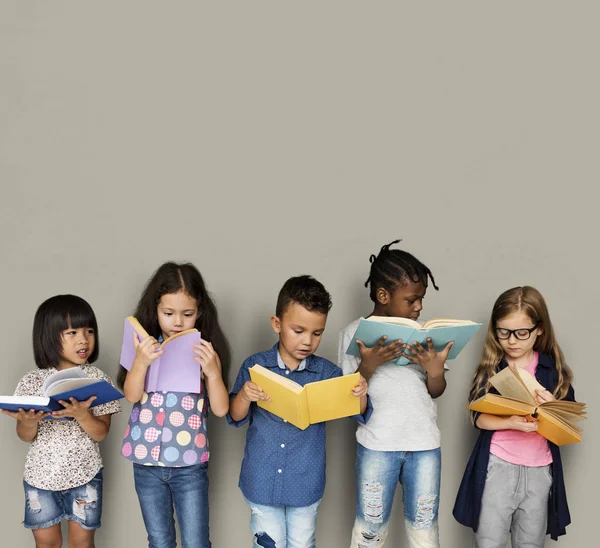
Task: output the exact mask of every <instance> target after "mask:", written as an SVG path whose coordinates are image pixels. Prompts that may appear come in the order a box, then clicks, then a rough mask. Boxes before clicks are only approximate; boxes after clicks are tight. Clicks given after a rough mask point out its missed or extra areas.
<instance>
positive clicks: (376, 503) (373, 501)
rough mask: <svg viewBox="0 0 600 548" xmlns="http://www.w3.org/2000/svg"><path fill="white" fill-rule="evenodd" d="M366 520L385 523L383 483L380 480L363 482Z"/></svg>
mask: <svg viewBox="0 0 600 548" xmlns="http://www.w3.org/2000/svg"><path fill="white" fill-rule="evenodd" d="M362 499H363V505H364V512H365V521H368V522H370V523H383V485H382V484H381V483H379V482H375V483H367V482H365V483H363V484H362Z"/></svg>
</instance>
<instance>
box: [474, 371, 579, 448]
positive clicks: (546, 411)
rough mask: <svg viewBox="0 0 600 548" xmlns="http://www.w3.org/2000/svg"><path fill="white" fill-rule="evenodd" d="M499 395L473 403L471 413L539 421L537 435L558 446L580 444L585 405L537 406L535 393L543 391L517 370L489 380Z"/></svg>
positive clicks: (577, 403) (547, 403)
mask: <svg viewBox="0 0 600 548" xmlns="http://www.w3.org/2000/svg"><path fill="white" fill-rule="evenodd" d="M490 384H491V385H492V386H493V387H494V388H495V389H496V390H497V391H498V392H500V394H501V395H500V396H499V395H498V394H489V393H488V394H485V396H482V397H481V398H479V399H477V400H475V401H473V402H471V404H470V405H469V409H471V411H477V412H479V413H488V414H490V415H500V416H511V415H520V416H524V417H525V416H531V417H533V418H535V419H537V420H538V429H537V432H538V434H540V435H542V436H544V437H545V438H546V439H547V440H549V441H551V442H552V443H555V444H556V445H567V444H568V443H575V442H578V441H581V429H580V428H579V427H578V426H577V425H576V424H575V421H579V420H582V419H585V418H586V413H585V404H584V403H580V402H572V401H565V400H554V401H549V402H544V403H541V404H538V403H536V400H535V394H536V392H535V391H536V390H538V389H539V390H544V387H543V386H542V385H541V384H539V383H538V382H537V381H536V380H535V378H534V377H533V376H532V375H531V374H530V373H528V372H527V371H525V370H524V369H519V368H518V367H512V366H509V367H506V368H505V369H503V370H502V371H500V372H499V373H496V374H495V375H494V376H493V377H491V378H490Z"/></svg>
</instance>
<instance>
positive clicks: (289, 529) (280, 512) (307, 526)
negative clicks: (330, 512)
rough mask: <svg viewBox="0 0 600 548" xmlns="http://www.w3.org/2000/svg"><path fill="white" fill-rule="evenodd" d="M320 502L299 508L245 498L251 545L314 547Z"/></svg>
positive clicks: (279, 547) (273, 547)
mask: <svg viewBox="0 0 600 548" xmlns="http://www.w3.org/2000/svg"><path fill="white" fill-rule="evenodd" d="M320 502H321V501H320V500H318V501H317V502H315V503H314V504H311V505H310V506H299V507H296V506H263V505H262V504H254V503H253V502H251V501H249V500H248V499H246V504H247V505H248V506H249V507H250V530H251V531H252V538H253V544H252V546H253V548H315V531H316V529H317V508H318V507H319V503H320Z"/></svg>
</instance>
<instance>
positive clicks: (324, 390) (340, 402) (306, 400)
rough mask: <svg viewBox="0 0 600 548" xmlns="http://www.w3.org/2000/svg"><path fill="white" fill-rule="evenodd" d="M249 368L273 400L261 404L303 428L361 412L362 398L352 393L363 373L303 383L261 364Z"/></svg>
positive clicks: (257, 382) (259, 404) (255, 379)
mask: <svg viewBox="0 0 600 548" xmlns="http://www.w3.org/2000/svg"><path fill="white" fill-rule="evenodd" d="M249 371H250V378H251V379H252V382H253V383H254V384H257V385H258V386H260V387H261V388H262V389H263V390H264V391H265V394H267V396H269V398H271V401H259V402H258V406H259V407H262V408H263V409H266V410H267V411H269V412H270V413H273V414H274V415H277V416H278V417H280V418H282V419H284V420H286V421H288V422H289V423H291V424H293V425H294V426H297V427H298V428H300V430H305V429H306V428H308V426H309V425H311V424H315V423H318V422H324V421H330V420H333V419H340V418H342V417H350V416H352V415H358V414H359V413H360V398H357V397H356V396H353V395H352V389H353V388H354V387H355V386H357V385H358V383H359V380H360V374H359V373H353V374H352V375H344V376H342V377H336V378H334V379H327V380H324V381H317V382H311V383H308V384H306V385H304V386H300V385H299V384H298V383H295V382H294V381H292V380H290V379H287V378H285V377H282V376H281V375H278V374H277V373H273V372H272V371H269V370H268V369H267V368H266V367H262V366H261V365H258V364H256V365H253V366H252V367H251V368H250V369H249Z"/></svg>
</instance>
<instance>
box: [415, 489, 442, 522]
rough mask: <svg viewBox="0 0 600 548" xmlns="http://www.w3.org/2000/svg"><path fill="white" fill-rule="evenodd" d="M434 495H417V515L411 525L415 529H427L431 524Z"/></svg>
mask: <svg viewBox="0 0 600 548" xmlns="http://www.w3.org/2000/svg"><path fill="white" fill-rule="evenodd" d="M436 500H437V496H436V495H427V496H421V497H419V499H418V501H417V516H416V517H415V522H414V523H413V527H414V528H415V529H429V528H430V527H431V526H432V525H433V518H434V512H433V509H434V507H435V502H436Z"/></svg>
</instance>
